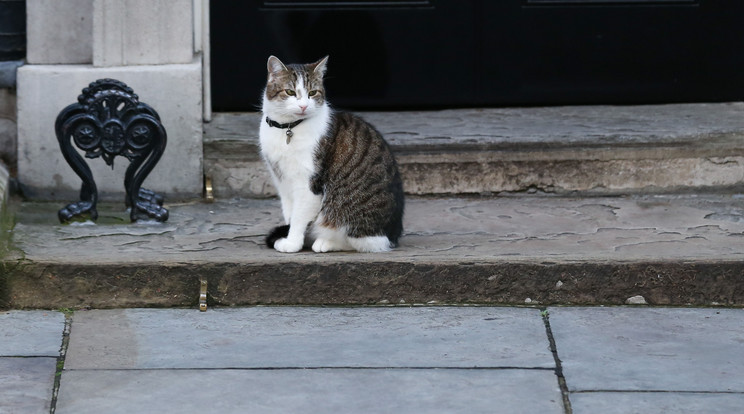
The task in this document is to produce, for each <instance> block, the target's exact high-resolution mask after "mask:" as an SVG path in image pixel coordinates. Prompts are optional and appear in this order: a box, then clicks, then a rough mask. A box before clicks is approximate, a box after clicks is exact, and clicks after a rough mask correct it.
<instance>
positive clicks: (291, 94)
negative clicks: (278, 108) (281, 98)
mask: <svg viewBox="0 0 744 414" xmlns="http://www.w3.org/2000/svg"><path fill="white" fill-rule="evenodd" d="M284 93H286V94H287V95H289V96H295V95H297V93H295V91H293V90H292V89H285V90H284Z"/></svg>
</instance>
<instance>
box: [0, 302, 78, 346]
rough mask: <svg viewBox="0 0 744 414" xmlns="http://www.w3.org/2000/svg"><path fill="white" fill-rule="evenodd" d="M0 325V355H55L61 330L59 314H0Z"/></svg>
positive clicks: (63, 324)
mask: <svg viewBox="0 0 744 414" xmlns="http://www.w3.org/2000/svg"><path fill="white" fill-rule="evenodd" d="M0 326H2V329H1V330H0V356H13V357H19V356H23V357H31V356H33V357H38V356H50V357H57V356H59V353H60V349H61V348H62V332H63V331H64V329H65V316H64V315H63V314H62V313H61V312H53V311H26V312H20V311H9V312H0Z"/></svg>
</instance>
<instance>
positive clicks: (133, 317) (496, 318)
mask: <svg viewBox="0 0 744 414" xmlns="http://www.w3.org/2000/svg"><path fill="white" fill-rule="evenodd" d="M554 366H555V363H554V360H553V356H552V354H551V352H550V350H549V344H548V339H547V334H546V332H545V327H544V324H543V321H542V318H541V316H540V313H539V311H538V310H537V309H517V308H487V307H478V308H459V307H457V308H456V307H448V308H445V307H418V308H286V307H258V308H244V309H211V310H209V311H207V312H205V313H201V312H198V311H196V310H183V309H126V310H100V311H88V312H76V313H75V315H74V317H73V323H72V328H71V333H70V345H69V349H68V351H67V359H66V363H65V368H66V369H128V368H137V369H145V368H295V367H301V368H313V367H466V368H471V367H524V368H534V367H540V368H552V367H554Z"/></svg>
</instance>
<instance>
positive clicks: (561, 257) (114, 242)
mask: <svg viewBox="0 0 744 414" xmlns="http://www.w3.org/2000/svg"><path fill="white" fill-rule="evenodd" d="M741 203H742V200H741V197H739V198H736V197H734V196H731V195H724V196H709V197H698V196H666V197H664V196H661V197H651V196H649V197H625V198H522V197H515V198H485V199H463V198H443V199H422V198H409V199H408V200H407V201H406V214H405V217H404V229H405V233H404V236H403V238H402V239H401V242H400V244H401V245H400V247H399V248H398V249H395V250H394V251H392V252H390V253H386V254H384V255H369V254H349V253H334V254H313V253H312V252H309V251H306V252H303V253H300V254H283V253H278V252H275V251H273V250H269V249H267V248H266V247H265V246H264V244H263V238H264V237H265V235H266V233H267V232H268V230H269V229H271V228H272V227H273V226H276V225H279V224H281V223H282V222H283V221H282V218H281V209H280V206H279V202H278V201H277V200H230V201H224V202H218V203H213V204H200V203H197V204H182V205H174V206H171V209H170V218H169V220H168V221H167V222H166V223H159V224H137V225H132V224H129V223H128V222H127V223H126V224H121V222H119V224H106V223H105V221H104V220H105V218H106V217H110V216H114V215H117V214H118V216H119V217H120V216H122V212H123V206H120V207H121V209H120V210H117V211H116V212H112V211H111V210H108V211H107V210H105V209H101V210H103V211H101V215H102V219H101V220H102V221H104V222H103V223H102V224H100V225H91V226H68V225H59V224H58V223H57V222H56V221H57V218H56V217H57V215H56V211H57V209H59V208H60V205H58V204H45V203H37V204H29V203H27V204H25V206H26V207H25V208H24V211H21V212H19V214H18V221H19V223H18V224H17V225H16V227H15V243H16V245H17V246H18V247H19V248H20V249H21V250H22V251H23V252H24V257H25V258H26V259H29V260H32V261H47V262H49V261H51V262H55V263H80V262H95V263H101V264H103V263H132V262H134V263H142V262H143V261H149V262H155V263H159V262H163V261H169V262H176V263H199V262H220V261H222V262H230V263H288V262H296V261H298V260H301V261H302V262H303V263H305V264H309V263H323V264H328V263H337V262H370V261H374V262H377V261H381V260H384V261H395V262H405V263H411V262H419V261H423V260H428V261H435V262H452V261H454V262H462V261H463V260H466V261H497V262H503V260H504V259H509V260H511V261H519V260H533V259H534V258H541V259H549V260H551V261H581V262H586V261H593V260H616V261H626V260H643V259H645V260H650V259H653V260H662V259H680V258H683V259H686V260H689V259H694V258H698V259H718V260H722V259H725V260H742V259H744V251H742V249H741V248H739V247H738V244H737V243H734V242H733V241H736V240H738V238H740V237H741V235H742V234H744V210H743V209H742V208H741V207H740V205H741ZM111 221H112V222H114V221H113V220H111ZM71 249H74V250H75V251H76V252H78V254H75V255H70V254H69V252H70V250H71Z"/></svg>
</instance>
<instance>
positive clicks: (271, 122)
mask: <svg viewBox="0 0 744 414" xmlns="http://www.w3.org/2000/svg"><path fill="white" fill-rule="evenodd" d="M304 120H305V119H304V118H303V119H298V120H296V121H294V122H290V123H287V124H280V123H278V122H276V121H274V120H273V119H271V118H269V117H268V116H267V117H266V123H267V124H269V126H272V127H274V128H279V129H288V130H289V129H292V128H294V127H296V126H297V125H300V122H302V121H304Z"/></svg>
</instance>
